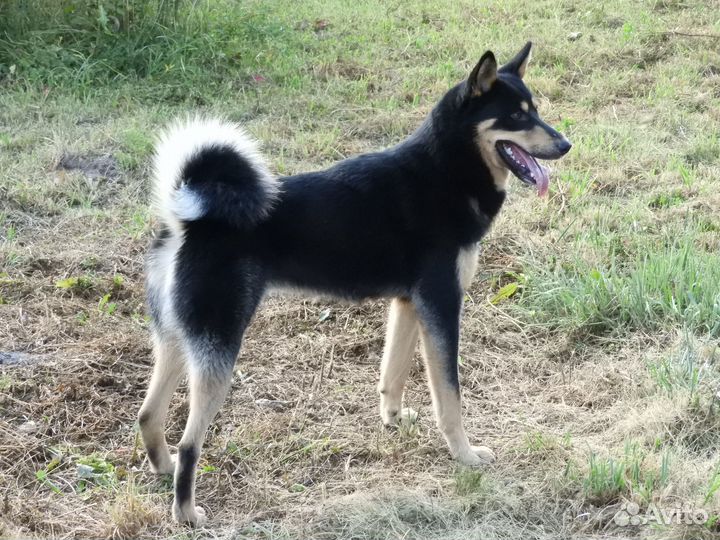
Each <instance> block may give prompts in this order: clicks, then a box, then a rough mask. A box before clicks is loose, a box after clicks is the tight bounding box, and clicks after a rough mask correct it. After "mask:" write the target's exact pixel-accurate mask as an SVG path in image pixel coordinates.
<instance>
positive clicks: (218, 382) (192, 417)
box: [173, 343, 237, 525]
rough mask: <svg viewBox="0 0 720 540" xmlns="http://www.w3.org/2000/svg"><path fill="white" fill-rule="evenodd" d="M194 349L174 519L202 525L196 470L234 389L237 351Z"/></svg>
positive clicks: (202, 346) (208, 346)
mask: <svg viewBox="0 0 720 540" xmlns="http://www.w3.org/2000/svg"><path fill="white" fill-rule="evenodd" d="M192 348H193V349H194V350H193V355H192V359H191V360H190V362H189V370H188V380H189V387H190V388H189V390H190V413H189V415H188V419H187V424H186V426H185V431H184V433H183V436H182V439H181V440H180V444H179V445H178V462H177V467H176V468H175V501H174V503H173V517H174V518H175V519H176V520H177V521H178V522H180V523H188V524H190V525H199V524H201V523H202V522H203V521H205V511H204V510H203V509H202V508H200V507H199V506H195V468H196V467H197V463H198V460H199V458H200V450H201V449H202V445H203V441H204V440H205V433H206V431H207V428H208V426H209V425H210V422H212V420H213V418H214V417H215V415H216V414H217V412H218V411H219V410H220V407H221V405H222V404H223V401H225V396H226V395H227V392H228V390H229V388H230V383H231V381H232V374H233V365H234V363H235V356H236V354H237V349H236V348H235V349H230V348H228V349H227V350H224V351H218V350H217V349H216V347H215V346H214V345H213V344H211V343H204V344H195V345H193V347H192Z"/></svg>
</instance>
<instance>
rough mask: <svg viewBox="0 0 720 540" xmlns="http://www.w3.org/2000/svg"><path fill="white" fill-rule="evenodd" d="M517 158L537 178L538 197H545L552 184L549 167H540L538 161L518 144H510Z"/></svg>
mask: <svg viewBox="0 0 720 540" xmlns="http://www.w3.org/2000/svg"><path fill="white" fill-rule="evenodd" d="M510 146H511V148H512V150H513V153H514V154H515V158H516V159H519V160H521V161H522V163H523V164H524V165H525V166H526V167H527V168H528V169H529V170H530V173H532V175H533V176H534V177H535V187H536V188H537V190H538V196H540V197H544V196H545V195H546V194H547V191H548V184H549V183H550V177H549V174H548V173H549V172H550V170H549V169H548V168H547V167H543V166H542V165H540V164H539V163H538V162H537V160H536V159H535V158H534V157H532V156H531V155H530V154H528V153H527V152H526V151H525V150H523V149H522V148H520V147H519V146H518V145H516V144H512V143H511V144H510Z"/></svg>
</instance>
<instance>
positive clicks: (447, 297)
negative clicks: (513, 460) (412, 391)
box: [413, 276, 495, 466]
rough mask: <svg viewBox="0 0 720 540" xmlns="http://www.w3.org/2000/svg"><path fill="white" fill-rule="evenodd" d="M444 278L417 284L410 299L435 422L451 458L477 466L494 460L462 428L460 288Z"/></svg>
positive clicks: (485, 449) (484, 448)
mask: <svg viewBox="0 0 720 540" xmlns="http://www.w3.org/2000/svg"><path fill="white" fill-rule="evenodd" d="M448 277H449V278H450V277H451V276H448ZM448 282H449V280H441V281H431V282H425V283H423V284H421V286H420V287H419V288H418V292H417V294H416V295H414V298H413V301H414V303H415V306H416V309H417V312H418V315H419V317H420V337H421V341H422V352H423V357H424V359H425V366H426V371H427V378H428V384H429V386H430V393H431V395H432V401H433V407H434V409H435V419H436V421H437V425H438V427H439V428H440V431H441V432H442V434H443V436H444V437H445V440H446V441H447V443H448V446H449V447H450V452H451V453H452V455H453V457H454V458H455V459H457V460H458V461H460V462H461V463H463V464H465V465H471V466H479V465H483V464H486V463H490V462H492V461H494V460H495V455H494V454H493V453H492V451H491V450H490V449H489V448H487V447H485V446H471V445H470V442H469V440H468V437H467V435H466V433H465V429H464V428H463V424H462V411H461V403H460V384H459V379H458V345H459V339H460V311H461V307H462V291H461V288H460V286H459V283H457V282H456V287H454V289H452V290H448ZM451 283H452V282H451Z"/></svg>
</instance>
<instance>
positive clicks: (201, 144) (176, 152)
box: [152, 117, 279, 233]
mask: <svg viewBox="0 0 720 540" xmlns="http://www.w3.org/2000/svg"><path fill="white" fill-rule="evenodd" d="M211 146H228V147H230V148H233V149H234V150H236V151H237V152H238V154H240V155H241V156H242V157H244V158H245V159H247V160H248V161H249V162H250V164H251V166H252V167H253V169H254V170H255V172H256V173H257V174H258V177H259V178H260V181H261V182H262V185H263V188H264V189H265V192H266V195H267V196H268V199H269V200H270V201H272V200H274V199H275V197H277V194H278V191H279V184H278V182H277V180H276V179H275V178H274V177H273V176H272V175H271V174H270V171H269V169H268V167H267V165H266V163H265V160H264V159H263V158H262V156H261V155H260V152H259V149H258V144H257V142H255V141H254V140H253V139H252V138H251V137H249V136H248V135H247V134H246V133H245V131H244V130H243V129H242V128H241V127H240V126H238V125H237V124H234V123H231V122H227V121H224V120H220V119H217V118H201V117H195V118H187V119H185V120H179V121H176V122H175V123H174V124H172V125H171V126H170V127H169V128H167V129H166V130H165V131H163V132H162V133H161V134H160V136H159V138H158V142H157V145H156V148H155V157H154V159H153V168H154V172H155V175H154V176H155V178H154V183H153V193H152V197H153V205H154V207H155V211H156V212H157V214H158V215H159V217H160V219H161V220H162V221H163V222H164V223H165V224H167V225H168V226H169V227H170V228H171V229H172V230H173V231H174V232H176V233H181V232H182V223H181V222H182V220H183V219H186V220H191V219H198V218H199V217H201V216H202V212H203V205H202V201H201V200H200V199H199V197H197V195H194V194H192V193H191V192H190V190H185V191H184V192H183V189H182V187H181V186H180V181H181V178H180V177H181V175H182V171H183V168H184V167H185V165H186V164H187V162H188V161H189V160H191V159H192V158H193V157H194V156H195V155H197V153H198V152H200V151H201V150H202V149H203V148H208V147H211Z"/></svg>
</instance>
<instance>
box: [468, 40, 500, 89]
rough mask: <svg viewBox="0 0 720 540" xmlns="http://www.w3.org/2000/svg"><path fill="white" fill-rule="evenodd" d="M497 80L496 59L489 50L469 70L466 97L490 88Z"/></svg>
mask: <svg viewBox="0 0 720 540" xmlns="http://www.w3.org/2000/svg"><path fill="white" fill-rule="evenodd" d="M496 80H497V60H495V55H494V54H493V53H492V52H491V51H487V52H486V53H485V54H483V55H482V57H481V58H480V61H479V62H478V63H477V65H476V66H475V67H474V68H473V70H472V71H471V72H470V76H469V77H468V80H467V83H466V87H467V91H466V92H467V93H466V95H467V97H472V96H480V95H482V94H484V93H485V92H487V91H489V90H490V88H492V85H493V84H495V81H496Z"/></svg>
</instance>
